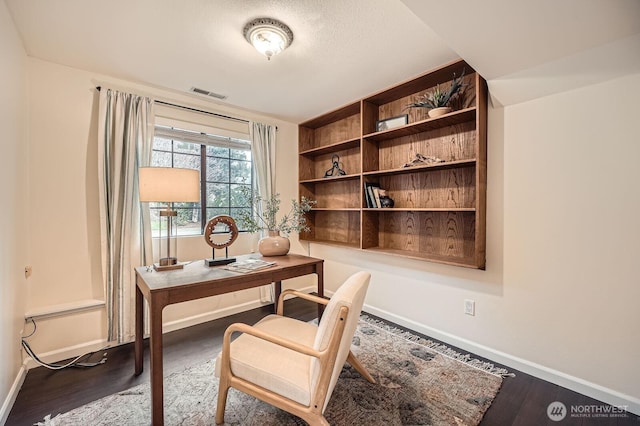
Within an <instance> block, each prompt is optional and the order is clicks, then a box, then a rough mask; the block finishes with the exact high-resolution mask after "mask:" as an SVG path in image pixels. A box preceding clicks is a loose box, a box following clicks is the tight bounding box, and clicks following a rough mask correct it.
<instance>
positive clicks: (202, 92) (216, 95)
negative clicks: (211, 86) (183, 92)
mask: <svg viewBox="0 0 640 426" xmlns="http://www.w3.org/2000/svg"><path fill="white" fill-rule="evenodd" d="M191 91H192V92H193V93H197V94H198V95H204V96H210V97H212V98H216V99H227V96H226V95H221V94H220V93H215V92H210V91H208V90H204V89H198V88H197V87H192V88H191Z"/></svg>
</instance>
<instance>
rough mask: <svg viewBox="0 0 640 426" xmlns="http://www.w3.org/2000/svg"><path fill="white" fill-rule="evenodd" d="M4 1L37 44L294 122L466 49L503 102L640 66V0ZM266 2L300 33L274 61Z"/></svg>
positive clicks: (56, 54) (64, 57)
mask: <svg viewBox="0 0 640 426" xmlns="http://www.w3.org/2000/svg"><path fill="white" fill-rule="evenodd" d="M5 2H6V4H7V6H8V9H9V11H10V13H11V15H12V17H13V19H14V22H15V24H16V27H17V28H18V31H19V33H20V35H21V37H22V40H23V43H24V46H25V49H26V51H27V54H28V55H30V56H33V57H36V58H40V59H43V60H47V61H51V62H55V63H59V64H63V65H68V66H72V67H76V68H80V69H85V70H89V71H95V72H98V73H102V74H106V75H110V76H113V77H118V78H122V79H126V80H129V81H133V82H139V83H145V84H148V85H151V86H155V87H161V88H166V89H170V90H174V91H180V92H187V91H188V90H189V89H190V88H191V87H194V86H195V87H199V88H202V89H206V90H210V91H212V92H216V93H221V94H224V95H226V96H228V98H227V99H226V100H225V101H222V102H223V103H226V104H229V105H233V106H237V107H240V108H246V109H250V110H253V111H258V112H262V113H265V114H268V115H272V116H275V117H278V118H282V119H285V120H290V121H293V122H300V121H303V120H305V119H309V118H311V117H314V116H317V115H319V114H322V113H324V112H326V111H328V110H331V109H335V108H336V107H338V106H341V105H343V104H346V103H350V102H352V101H353V100H355V99H358V98H361V97H364V96H366V95H368V94H371V93H373V92H376V91H379V90H381V89H384V88H386V87H387V86H391V85H394V84H396V83H398V82H400V81H402V80H405V79H408V78H410V77H412V76H415V75H417V74H420V73H422V72H424V71H427V70H429V69H431V68H433V67H436V66H438V65H441V64H443V63H445V62H448V61H450V60H453V59H455V58H456V57H458V56H461V57H463V58H464V59H465V60H467V62H469V63H470V64H471V65H472V66H473V67H474V68H476V69H477V70H478V71H479V72H480V73H481V74H482V75H483V76H485V78H487V79H488V80H489V88H490V92H491V95H492V99H493V100H494V101H495V102H498V103H502V104H505V105H506V104H511V103H515V102H521V101H523V100H527V99H532V98H535V97H537V96H543V95H545V94H549V93H552V92H557V91H561V90H568V89H570V88H572V87H579V86H580V85H584V84H590V83H594V82H597V81H598V80H601V79H606V78H613V77H616V76H618V75H624V74H628V73H632V72H640V55H639V54H638V52H640V1H638V0H609V1H605V0H562V1H556V0H539V1H536V2H526V1H516V2H514V1H512V0H486V1H482V2H478V1H471V0H458V1H456V2H448V1H442V0H322V1H319V0H295V1H294V0H236V1H225V0H183V1H177V0H135V1H133V0H108V1H105V0H56V1H42V0H5ZM261 16H267V17H272V18H276V19H279V20H281V21H283V22H285V23H286V24H287V25H289V26H290V27H291V29H292V30H293V32H294V34H295V39H294V42H293V44H292V45H291V47H290V48H289V49H287V50H286V51H284V52H283V53H281V54H280V55H278V56H276V57H274V58H273V59H272V60H271V61H267V60H266V58H265V57H263V56H262V55H260V54H259V53H257V52H256V51H255V50H254V49H253V48H252V47H251V46H250V45H249V44H248V43H247V42H246V40H245V39H244V37H243V35H242V28H243V27H244V25H245V24H246V23H247V22H248V21H250V20H251V19H253V18H257V17H261ZM625 53H626V54H625ZM540 78H544V79H547V80H548V81H549V84H548V85H547V84H545V85H544V86H543V85H540V84H539V82H540ZM532 82H535V83H532ZM194 96H195V95H194Z"/></svg>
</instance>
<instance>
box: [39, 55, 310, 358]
mask: <svg viewBox="0 0 640 426" xmlns="http://www.w3.org/2000/svg"><path fill="white" fill-rule="evenodd" d="M28 69H29V82H30V86H31V93H30V98H29V102H28V105H29V129H30V141H31V146H32V149H31V153H30V163H31V166H30V168H29V179H30V187H31V194H30V198H29V208H28V210H27V211H28V214H29V222H30V223H31V227H32V228H31V230H32V236H33V240H32V244H31V258H32V263H33V277H32V278H31V279H30V280H29V283H28V290H29V296H28V301H27V310H32V309H39V308H44V307H47V306H51V305H56V304H63V303H69V302H74V301H79V300H83V299H104V291H103V285H102V275H101V260H100V227H99V207H98V177H97V148H96V146H97V119H98V118H97V111H98V105H97V100H98V96H97V91H96V90H95V87H96V86H97V85H102V86H105V85H112V86H114V87H116V88H124V89H131V91H134V92H137V93H143V94H151V95H154V96H157V97H159V98H162V99H165V100H169V101H173V102H178V103H187V104H189V105H194V106H196V107H198V106H199V107H202V108H209V109H213V110H214V111H217V112H221V113H227V114H232V115H234V116H238V117H241V118H245V119H250V120H255V121H260V122H266V123H271V124H274V125H277V126H278V149H277V158H276V162H277V164H285V165H287V164H295V162H296V161H297V160H296V150H295V149H294V148H291V147H295V146H296V141H297V127H296V126H295V125H293V124H292V123H287V122H283V121H279V120H275V119H272V118H269V117H265V116H260V115H257V114H255V113H251V112H248V111H242V110H237V109H233V108H229V107H226V106H223V105H220V106H216V105H213V104H212V103H210V102H205V101H203V100H201V99H199V98H195V97H191V96H186V95H181V94H176V93H170V92H164V91H161V90H157V89H153V88H150V87H146V86H141V85H137V84H134V83H130V82H125V81H121V80H116V79H113V78H109V77H106V76H102V75H98V74H95V73H90V72H86V71H82V70H78V69H74V68H69V67H64V66H60V65H56V64H53V63H50V62H45V61H41V60H38V59H33V58H30V59H29V61H28ZM283 147H284V148H283ZM295 179H296V169H295V168H292V167H282V168H281V172H280V173H279V175H278V177H277V189H278V191H279V192H280V193H281V194H282V197H283V200H287V199H291V198H295V197H296V191H297V186H296V185H295ZM292 243H293V244H292V245H293V250H294V251H298V252H300V251H301V250H302V249H303V248H302V247H301V246H300V244H299V243H298V242H297V241H296V239H295V238H294V241H292ZM254 247H255V238H252V237H251V236H249V235H245V234H243V235H241V237H239V239H238V241H237V242H236V243H234V245H233V246H232V247H231V248H230V254H241V253H246V252H249V251H251V250H253V249H254ZM178 253H179V254H180V258H181V260H194V259H203V258H205V257H210V256H211V249H210V247H209V246H208V245H206V243H205V242H204V240H203V238H202V237H185V238H182V239H181V240H180V242H179V246H178ZM218 255H220V254H218ZM308 281H309V280H291V281H289V282H287V283H285V286H294V285H295V286H297V287H301V286H306V285H309V284H312V283H311V282H308ZM259 304H260V302H259V292H258V290H257V289H253V290H247V291H244V292H238V293H234V294H229V295H224V296H220V297H214V298H209V299H204V300H199V301H195V302H190V303H185V304H179V305H174V306H169V307H167V308H166V309H165V311H164V320H165V324H169V327H167V329H174V328H178V327H181V326H186V325H189V324H192V323H194V322H198V321H202V320H205V319H209V318H214V317H217V316H222V315H225V314H228V313H233V312H237V311H240V310H245V309H248V308H251V307H255V306H259ZM105 321H106V320H105V310H104V309H97V310H94V311H91V312H84V313H79V314H73V315H66V316H62V317H54V318H50V319H43V320H40V321H39V322H38V332H37V333H36V335H35V336H33V337H32V338H31V339H30V342H31V343H32V347H33V349H34V350H36V352H37V353H38V354H44V357H45V358H46V359H50V360H54V359H61V358H63V357H66V356H71V355H74V354H78V353H83V352H84V351H86V350H88V349H89V348H94V347H101V346H102V345H104V339H105V337H106V333H105V328H106V325H105ZM69 330H73V333H69V332H68V331H69Z"/></svg>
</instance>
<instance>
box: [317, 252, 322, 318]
mask: <svg viewBox="0 0 640 426" xmlns="http://www.w3.org/2000/svg"><path fill="white" fill-rule="evenodd" d="M316 275H317V276H318V296H319V297H324V269H323V267H322V263H320V264H319V265H317V266H316ZM323 312H324V305H323V304H321V303H318V321H320V318H322V313H323Z"/></svg>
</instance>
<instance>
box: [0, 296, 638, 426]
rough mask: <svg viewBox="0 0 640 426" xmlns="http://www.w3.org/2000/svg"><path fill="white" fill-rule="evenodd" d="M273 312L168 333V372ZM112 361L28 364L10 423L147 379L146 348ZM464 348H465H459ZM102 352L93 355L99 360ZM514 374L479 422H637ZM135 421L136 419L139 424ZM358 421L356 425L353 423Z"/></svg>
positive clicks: (293, 309) (207, 355)
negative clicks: (591, 409) (140, 358)
mask: <svg viewBox="0 0 640 426" xmlns="http://www.w3.org/2000/svg"><path fill="white" fill-rule="evenodd" d="M315 312H316V309H315V305H313V304H310V303H308V302H306V301H303V300H299V299H296V300H290V301H287V302H286V303H285V313H286V314H287V315H289V316H293V317H296V318H299V319H302V320H305V321H309V320H311V319H313V318H315ZM268 313H270V308H268V307H263V308H260V309H254V310H252V311H248V312H244V313H241V314H237V315H233V316H230V317H226V318H221V319H219V320H215V321H211V322H208V323H204V324H199V325H196V326H193V327H189V328H186V329H183V330H178V331H174V332H171V333H167V334H165V336H164V373H165V375H169V374H171V373H173V372H176V371H180V370H183V369H185V368H187V367H189V366H191V365H195V364H198V363H201V362H204V361H206V360H209V359H212V358H214V357H215V356H216V355H217V354H218V352H219V351H220V347H221V344H222V335H223V334H224V330H225V329H226V328H227V326H228V325H229V324H231V323H234V322H244V323H249V324H252V323H255V322H257V321H258V320H259V319H260V318H262V317H263V316H265V315H266V314H268ZM106 352H107V353H108V361H107V362H106V363H105V364H102V365H100V366H98V367H93V368H86V369H81V368H70V369H65V370H59V371H52V370H48V369H46V368H44V367H38V368H34V369H32V370H29V372H28V374H27V377H26V379H25V382H24V384H23V386H22V388H21V390H20V392H19V394H18V397H17V399H16V402H15V404H14V405H13V408H12V410H11V413H10V414H9V417H8V419H7V422H6V425H8V426H10V425H33V424H34V423H37V422H39V421H42V420H43V418H44V417H45V416H46V415H47V414H51V415H52V417H53V416H55V415H56V414H58V413H64V412H66V411H69V410H72V409H74V408H76V407H79V406H81V405H84V404H86V403H88V402H91V401H94V400H96V399H99V398H101V397H104V396H107V395H110V394H112V393H115V392H119V391H122V390H125V389H128V388H130V387H132V386H135V385H138V384H141V383H148V382H149V359H148V351H145V367H144V373H143V374H141V375H140V376H138V377H135V376H134V375H133V365H134V362H133V344H126V345H122V346H117V347H114V348H110V349H108V350H107V351H106ZM460 352H464V351H460ZM101 356H102V352H100V353H96V354H95V355H93V357H92V358H93V360H96V361H97V360H99V359H100V357H101ZM505 368H507V369H509V370H510V371H513V372H514V373H515V374H516V377H507V378H505V379H504V382H503V385H502V388H501V389H500V392H499V393H498V396H497V397H496V399H495V400H494V402H493V404H492V405H491V407H490V408H489V410H488V411H487V413H486V414H485V416H484V419H483V420H482V423H481V425H483V426H487V425H498V426H502V425H522V426H526V425H531V426H539V425H556V424H558V425H635V426H640V417H638V416H635V415H633V414H626V415H625V417H598V418H593V417H592V418H576V417H570V415H568V416H567V417H566V418H565V419H564V420H562V421H560V422H554V421H551V420H550V419H549V417H548V416H547V407H548V406H549V404H550V403H551V402H554V401H560V402H562V403H563V404H564V405H565V406H566V407H567V409H569V410H570V407H571V406H586V405H595V406H603V405H604V404H602V403H601V402H599V401H596V400H594V399H591V398H588V397H586V396H584V395H580V394H578V393H575V392H572V391H570V390H568V389H565V388H561V387H559V386H557V385H554V384H552V383H549V382H545V381H543V380H540V379H537V378H535V377H532V376H530V375H528V374H525V373H522V372H519V371H515V370H513V369H510V368H509V367H508V366H506V367H505ZM136 426H137V425H136ZM352 426H355V425H352Z"/></svg>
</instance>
